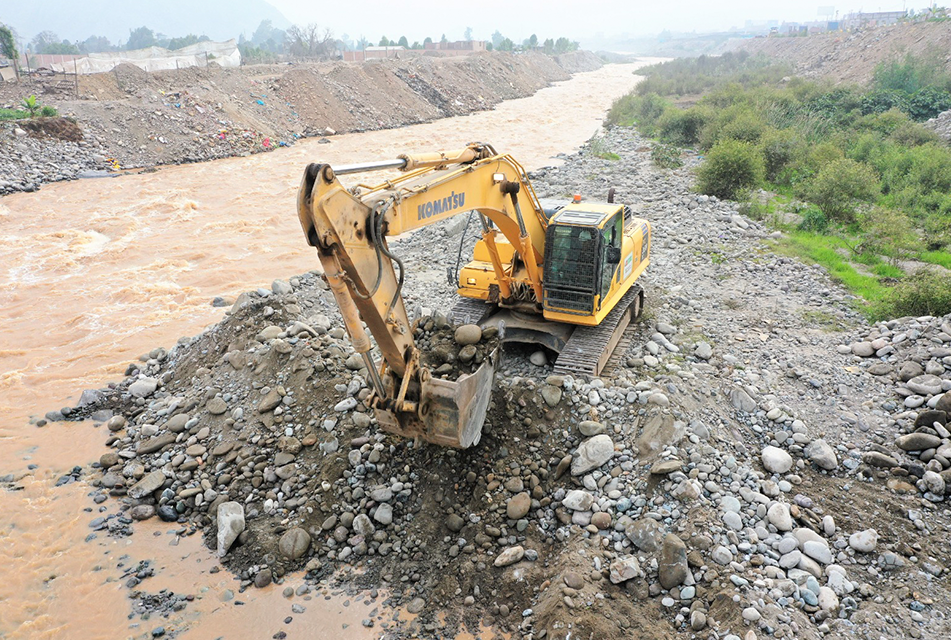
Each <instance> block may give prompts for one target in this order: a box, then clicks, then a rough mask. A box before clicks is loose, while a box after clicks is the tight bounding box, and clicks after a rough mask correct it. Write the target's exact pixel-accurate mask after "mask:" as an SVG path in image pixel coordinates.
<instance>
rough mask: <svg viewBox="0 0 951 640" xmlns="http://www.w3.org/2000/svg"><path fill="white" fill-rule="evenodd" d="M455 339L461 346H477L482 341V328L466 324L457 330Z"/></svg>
mask: <svg viewBox="0 0 951 640" xmlns="http://www.w3.org/2000/svg"><path fill="white" fill-rule="evenodd" d="M455 338H456V344H458V345H460V346H465V345H467V344H477V343H478V342H479V340H481V339H482V328H481V327H480V326H479V325H477V324H464V325H462V326H461V327H458V328H456V334H455Z"/></svg>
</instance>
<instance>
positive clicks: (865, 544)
mask: <svg viewBox="0 0 951 640" xmlns="http://www.w3.org/2000/svg"><path fill="white" fill-rule="evenodd" d="M877 544H878V532H877V531H876V530H875V529H866V530H865V531H858V532H856V533H853V534H852V535H850V536H849V548H851V549H853V550H855V551H858V552H859V553H872V552H873V551H875V546H876V545H877Z"/></svg>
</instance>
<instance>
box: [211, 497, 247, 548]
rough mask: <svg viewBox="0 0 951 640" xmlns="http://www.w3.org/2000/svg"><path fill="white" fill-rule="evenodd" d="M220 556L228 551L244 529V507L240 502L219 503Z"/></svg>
mask: <svg viewBox="0 0 951 640" xmlns="http://www.w3.org/2000/svg"><path fill="white" fill-rule="evenodd" d="M217 520H218V556H219V557H221V556H224V555H225V554H226V553H228V550H229V549H230V548H231V545H233V544H234V541H235V540H237V539H238V536H239V535H241V532H242V531H244V507H243V506H241V503H238V502H222V503H221V504H220V505H218V514H217Z"/></svg>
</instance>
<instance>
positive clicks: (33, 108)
mask: <svg viewBox="0 0 951 640" xmlns="http://www.w3.org/2000/svg"><path fill="white" fill-rule="evenodd" d="M21 105H22V106H23V108H24V109H25V110H26V112H27V113H29V114H30V117H31V118H35V117H36V114H37V113H39V112H40V103H39V102H37V101H36V96H29V97H26V98H23V101H22V102H21Z"/></svg>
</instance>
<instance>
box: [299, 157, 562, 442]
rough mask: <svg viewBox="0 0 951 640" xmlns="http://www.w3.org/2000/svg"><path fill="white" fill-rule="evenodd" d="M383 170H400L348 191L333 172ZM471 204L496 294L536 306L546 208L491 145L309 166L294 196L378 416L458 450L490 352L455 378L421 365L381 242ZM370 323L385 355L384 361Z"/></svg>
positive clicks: (480, 397) (477, 423)
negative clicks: (504, 249)
mask: <svg viewBox="0 0 951 640" xmlns="http://www.w3.org/2000/svg"><path fill="white" fill-rule="evenodd" d="M380 169H400V170H401V171H402V172H403V173H402V174H401V175H399V176H398V177H395V178H392V179H390V180H385V181H383V182H381V183H380V184H376V185H364V184H361V185H357V186H356V187H354V188H353V189H347V188H345V187H344V186H343V185H342V184H341V183H340V181H339V179H338V176H339V175H346V174H348V173H363V172H366V171H373V170H380ZM470 211H476V212H477V213H478V215H479V218H480V221H481V223H482V239H483V241H484V243H485V246H486V247H487V248H488V250H489V254H490V258H491V263H492V267H493V270H494V272H495V279H496V281H497V283H498V289H499V297H500V299H501V300H502V301H503V302H516V301H520V302H521V303H524V304H529V305H536V306H537V307H538V308H540V306H541V302H542V274H541V265H542V264H543V256H544V243H545V229H546V226H547V221H546V218H545V214H544V211H543V210H542V208H541V206H540V205H539V203H538V200H537V198H536V196H535V194H534V191H533V190H532V188H531V185H530V183H529V182H528V179H527V177H526V176H525V172H524V170H523V169H522V167H521V166H520V165H519V164H518V163H517V162H516V161H515V160H514V159H513V158H511V157H510V156H508V155H500V154H496V153H495V151H494V150H493V149H492V147H491V146H489V145H483V144H471V145H469V146H467V147H466V148H464V149H462V150H459V151H456V152H453V153H448V154H442V153H439V154H424V155H418V156H402V157H401V158H399V159H397V160H393V161H386V162H380V163H364V164H359V165H351V166H345V167H337V169H336V170H335V169H334V168H333V167H331V166H330V165H329V164H311V165H309V166H308V167H307V169H306V170H305V172H304V178H303V181H302V184H301V188H300V191H299V194H298V215H299V217H300V222H301V226H302V228H303V231H304V235H305V236H306V238H307V241H308V243H309V244H310V245H311V246H313V247H315V248H316V249H317V253H318V256H319V258H320V261H321V264H322V266H323V268H324V274H325V277H326V278H327V282H328V284H329V285H330V289H331V291H332V292H333V295H334V297H335V299H336V302H337V304H338V306H339V307H340V312H341V315H342V317H343V320H344V323H345V325H346V327H347V331H348V333H349V334H350V338H351V341H352V343H353V347H354V349H355V350H356V351H357V352H358V353H360V354H361V355H362V356H363V358H364V361H365V363H366V367H367V370H368V372H369V375H370V378H371V383H372V385H373V390H374V394H373V396H372V397H371V403H372V405H373V407H374V410H375V412H376V415H377V419H378V421H379V422H380V423H381V425H382V426H383V428H384V429H386V430H388V431H393V432H396V433H399V434H402V435H405V436H409V437H419V438H421V439H424V440H427V441H430V442H435V443H439V444H448V445H451V446H456V447H467V446H470V445H471V444H474V443H475V442H477V441H478V438H479V434H480V433H481V427H482V422H483V421H484V418H485V412H486V409H487V407H488V400H489V394H490V392H491V379H492V375H493V373H494V366H495V362H496V360H497V354H493V356H492V357H490V358H489V359H488V361H487V362H486V363H485V364H484V365H483V366H482V367H481V368H480V369H479V370H478V371H477V372H476V373H474V374H472V375H468V376H466V375H464V376H462V377H460V378H459V379H458V380H456V381H455V382H450V381H446V380H440V379H436V378H433V377H432V376H431V375H430V372H429V371H428V370H427V369H426V368H425V367H423V366H421V364H420V359H419V353H418V351H417V349H416V346H415V343H414V340H413V327H412V326H411V323H410V320H409V317H408V315H407V313H406V308H405V305H404V302H403V297H402V286H403V279H404V275H405V274H404V272H405V269H404V267H403V264H402V262H401V261H400V259H399V257H398V256H396V255H395V254H394V253H392V252H391V251H390V249H389V247H388V245H387V242H386V239H387V237H390V236H396V235H399V234H401V233H405V232H408V231H412V230H414V229H419V228H421V227H424V226H427V225H430V224H434V223H436V222H439V221H441V220H445V219H446V218H450V217H453V216H456V215H460V214H463V213H468V212H470ZM506 243H507V244H509V245H511V247H512V248H513V249H514V255H517V258H518V259H517V260H516V259H510V260H508V261H505V260H503V258H502V255H501V251H500V248H499V246H500V245H501V244H506ZM394 265H396V266H399V273H397V271H396V268H395V267H394ZM364 323H365V325H366V328H364ZM367 330H369V332H370V333H371V334H372V335H373V337H374V338H375V339H376V343H377V346H378V347H379V350H380V354H381V356H382V358H383V361H384V362H383V364H382V366H380V367H379V368H378V367H377V365H376V364H375V363H374V362H373V359H372V357H371V355H370V352H371V343H370V339H369V336H368V335H367Z"/></svg>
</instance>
